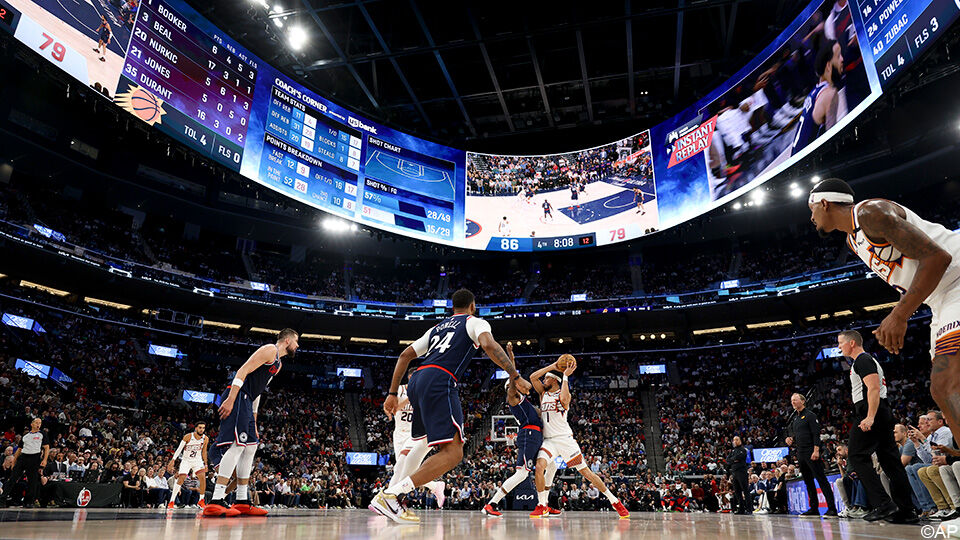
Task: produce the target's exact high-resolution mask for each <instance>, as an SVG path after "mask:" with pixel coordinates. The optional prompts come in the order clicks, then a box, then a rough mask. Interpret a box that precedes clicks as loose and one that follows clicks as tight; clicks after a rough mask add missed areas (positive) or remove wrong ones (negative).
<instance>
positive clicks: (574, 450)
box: [540, 435, 586, 468]
mask: <svg viewBox="0 0 960 540" xmlns="http://www.w3.org/2000/svg"><path fill="white" fill-rule="evenodd" d="M540 453H541V454H543V455H544V456H545V457H546V458H547V461H550V460H553V459H554V458H556V457H557V456H560V458H561V459H563V461H564V462H566V463H570V462H571V461H573V460H574V458H576V457H578V456H581V455H582V452H580V445H579V444H577V441H576V440H575V439H574V438H573V437H571V436H569V435H567V436H564V437H550V438H549V439H545V440H544V441H543V446H541V447H540ZM580 465H583V466H586V464H585V463H583V459H582V458H581V460H580ZM580 465H577V467H578V468H579V467H580Z"/></svg>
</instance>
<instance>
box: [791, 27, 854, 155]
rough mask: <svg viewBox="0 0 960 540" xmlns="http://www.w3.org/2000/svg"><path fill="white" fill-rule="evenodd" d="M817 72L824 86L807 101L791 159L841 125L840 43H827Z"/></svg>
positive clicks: (818, 61)
mask: <svg viewBox="0 0 960 540" xmlns="http://www.w3.org/2000/svg"><path fill="white" fill-rule="evenodd" d="M814 68H815V69H816V71H817V75H819V76H820V82H819V83H817V85H816V86H815V87H813V90H811V91H810V95H808V96H807V98H806V99H804V100H803V114H802V115H801V116H800V124H799V125H798V126H797V136H796V137H795V138H794V139H793V148H792V149H791V151H790V155H791V156H795V155H797V153H798V152H800V150H803V149H804V147H806V146H807V145H808V144H810V143H811V142H812V141H814V140H815V139H816V138H817V137H819V136H820V134H821V133H823V132H824V131H825V130H828V129H830V128H832V127H833V125H834V124H836V123H837V105H838V104H839V103H840V96H839V90H837V83H838V82H839V81H840V77H841V76H842V75H843V56H842V55H841V54H840V44H839V43H837V42H836V41H827V42H825V43H824V44H823V46H822V48H821V49H820V52H819V53H818V54H817V58H816V64H815V65H814Z"/></svg>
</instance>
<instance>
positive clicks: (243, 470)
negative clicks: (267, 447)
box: [237, 444, 257, 479]
mask: <svg viewBox="0 0 960 540" xmlns="http://www.w3.org/2000/svg"><path fill="white" fill-rule="evenodd" d="M256 453H257V445H256V444H248V445H247V446H244V447H243V452H242V453H241V454H240V461H239V462H238V463H237V479H240V478H244V479H246V478H250V472H251V471H252V470H253V457H254V456H255V455H256Z"/></svg>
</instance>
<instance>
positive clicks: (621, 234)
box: [610, 227, 627, 242]
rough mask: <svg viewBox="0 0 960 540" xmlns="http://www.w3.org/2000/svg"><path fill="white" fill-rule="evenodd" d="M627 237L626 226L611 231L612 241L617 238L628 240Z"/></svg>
mask: <svg viewBox="0 0 960 540" xmlns="http://www.w3.org/2000/svg"><path fill="white" fill-rule="evenodd" d="M626 239H627V230H626V228H624V227H620V228H619V229H616V230H613V231H610V241H611V242H616V241H617V240H626Z"/></svg>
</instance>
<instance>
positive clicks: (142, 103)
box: [130, 88, 160, 122]
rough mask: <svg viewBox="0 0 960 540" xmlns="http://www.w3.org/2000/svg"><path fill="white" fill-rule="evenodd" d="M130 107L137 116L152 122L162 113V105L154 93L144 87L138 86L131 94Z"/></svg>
mask: <svg viewBox="0 0 960 540" xmlns="http://www.w3.org/2000/svg"><path fill="white" fill-rule="evenodd" d="M130 109H131V112H133V114H135V115H136V116H137V118H139V119H141V120H143V121H144V122H152V121H153V120H154V119H156V117H157V115H158V114H159V113H160V105H159V103H157V98H156V97H154V95H153V94H151V93H150V92H147V91H146V90H144V89H143V88H137V89H136V90H134V91H133V93H132V94H131V96H130Z"/></svg>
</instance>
